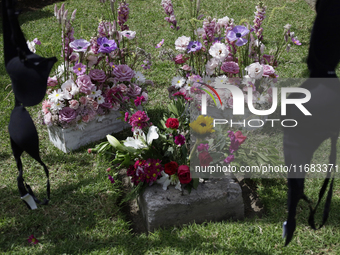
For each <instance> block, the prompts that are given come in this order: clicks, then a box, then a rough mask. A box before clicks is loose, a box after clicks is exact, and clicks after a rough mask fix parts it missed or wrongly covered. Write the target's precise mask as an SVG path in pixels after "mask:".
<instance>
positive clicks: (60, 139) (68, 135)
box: [47, 111, 131, 153]
mask: <svg viewBox="0 0 340 255" xmlns="http://www.w3.org/2000/svg"><path fill="white" fill-rule="evenodd" d="M120 116H121V114H120V112H119V111H112V112H111V113H109V114H107V115H105V116H104V118H103V120H101V121H100V122H98V121H96V120H93V121H91V122H89V123H88V124H87V125H86V127H85V129H84V130H74V129H73V128H66V129H64V128H61V127H58V126H51V127H47V130H48V135H49V138H50V141H51V142H52V143H53V145H54V146H55V147H57V148H58V149H60V150H62V151H63V152H65V153H67V152H70V151H73V150H76V149H78V148H80V147H81V146H84V145H86V144H89V143H91V142H95V141H98V140H101V139H103V138H105V137H106V135H110V134H112V133H117V132H120V131H122V130H123V129H124V128H128V127H131V126H130V124H129V123H126V122H124V121H122V120H120V119H117V118H118V117H120Z"/></svg>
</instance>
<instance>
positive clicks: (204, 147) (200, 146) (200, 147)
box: [197, 143, 209, 152]
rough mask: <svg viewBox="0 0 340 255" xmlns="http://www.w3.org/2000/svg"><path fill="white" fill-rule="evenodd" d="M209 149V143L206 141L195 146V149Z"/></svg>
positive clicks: (199, 150)
mask: <svg viewBox="0 0 340 255" xmlns="http://www.w3.org/2000/svg"><path fill="white" fill-rule="evenodd" d="M208 150H209V144H207V143H201V144H200V145H198V146H197V151H198V152H201V151H208Z"/></svg>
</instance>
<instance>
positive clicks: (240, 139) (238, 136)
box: [234, 131, 247, 145]
mask: <svg viewBox="0 0 340 255" xmlns="http://www.w3.org/2000/svg"><path fill="white" fill-rule="evenodd" d="M234 135H235V138H236V140H237V141H238V142H239V144H240V145H241V144H242V143H243V142H244V141H245V140H246V139H247V137H246V136H244V135H243V134H242V132H241V131H237V132H235V133H234Z"/></svg>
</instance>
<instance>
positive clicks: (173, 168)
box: [164, 161, 178, 175]
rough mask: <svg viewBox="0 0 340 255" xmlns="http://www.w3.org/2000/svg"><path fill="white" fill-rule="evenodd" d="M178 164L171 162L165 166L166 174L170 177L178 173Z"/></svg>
mask: <svg viewBox="0 0 340 255" xmlns="http://www.w3.org/2000/svg"><path fill="white" fill-rule="evenodd" d="M177 168H178V164H177V162H175V161H171V162H169V163H166V164H165V165H164V172H165V173H166V174H168V175H173V174H175V173H176V172H177Z"/></svg>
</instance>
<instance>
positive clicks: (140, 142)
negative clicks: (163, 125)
mask: <svg viewBox="0 0 340 255" xmlns="http://www.w3.org/2000/svg"><path fill="white" fill-rule="evenodd" d="M157 131H158V128H157V127H156V126H151V127H150V128H149V131H148V134H147V135H146V136H145V134H144V132H143V131H142V130H135V131H134V132H133V137H128V138H127V139H126V140H125V142H124V145H125V146H126V147H133V148H135V149H143V148H146V147H148V145H150V144H151V143H152V141H153V140H155V139H158V137H159V135H158V133H157Z"/></svg>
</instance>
